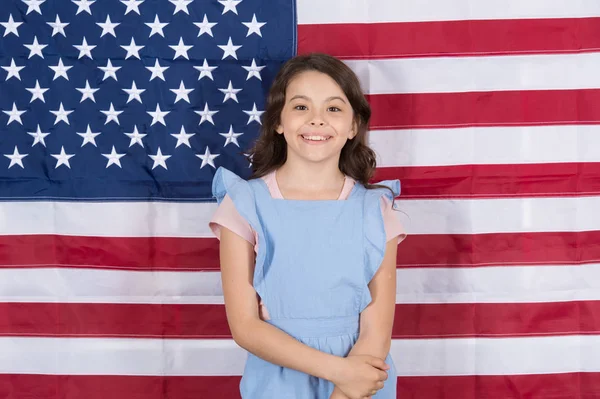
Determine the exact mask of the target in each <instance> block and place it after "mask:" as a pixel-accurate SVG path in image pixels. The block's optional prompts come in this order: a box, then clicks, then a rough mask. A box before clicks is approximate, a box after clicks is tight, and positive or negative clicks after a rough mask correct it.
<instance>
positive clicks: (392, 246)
mask: <svg viewBox="0 0 600 399" xmlns="http://www.w3.org/2000/svg"><path fill="white" fill-rule="evenodd" d="M397 250H398V240H397V237H394V238H392V239H390V240H388V241H387V243H386V246H385V255H384V257H383V261H382V263H381V266H380V267H379V270H377V273H375V276H373V279H372V280H371V282H370V283H369V290H370V291H371V297H372V302H371V303H370V304H369V306H367V307H366V308H365V310H363V312H362V313H361V314H360V335H359V337H358V340H357V341H356V343H355V344H354V346H353V347H352V350H350V353H349V354H348V356H352V355H371V356H376V357H378V358H380V359H382V360H385V358H386V356H387V354H388V353H389V351H390V347H391V344H392V325H393V322H394V312H395V309H396V255H397ZM391 383H393V384H395V383H396V381H393V382H392V381H391ZM331 397H332V398H345V395H343V393H342V392H341V391H340V389H339V388H338V387H335V389H334V392H333V395H332V396H331Z"/></svg>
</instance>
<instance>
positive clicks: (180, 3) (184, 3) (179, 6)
mask: <svg viewBox="0 0 600 399" xmlns="http://www.w3.org/2000/svg"><path fill="white" fill-rule="evenodd" d="M169 1H170V2H171V3H173V4H174V5H175V11H173V15H175V14H177V13H178V12H179V11H183V12H184V13H186V14H187V15H190V13H189V12H188V9H187V7H188V5H189V4H190V3H191V2H192V1H194V0H169Z"/></svg>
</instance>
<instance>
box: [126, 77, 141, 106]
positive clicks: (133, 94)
mask: <svg viewBox="0 0 600 399" xmlns="http://www.w3.org/2000/svg"><path fill="white" fill-rule="evenodd" d="M123 91H124V92H125V93H127V94H129V98H127V103H128V104H129V102H130V101H131V100H138V101H139V102H140V104H143V103H142V97H140V94H142V93H143V92H145V91H146V89H138V88H137V86H136V85H135V81H133V82H131V89H123Z"/></svg>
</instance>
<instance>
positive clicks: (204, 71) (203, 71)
mask: <svg viewBox="0 0 600 399" xmlns="http://www.w3.org/2000/svg"><path fill="white" fill-rule="evenodd" d="M217 68H218V67H216V66H212V67H211V66H210V65H208V62H206V58H205V59H204V63H203V64H202V66H195V67H194V69H197V70H199V71H200V76H199V77H198V80H200V79H202V78H203V77H205V76H208V77H209V78H210V80H214V79H213V76H212V71H214V70H215V69H217Z"/></svg>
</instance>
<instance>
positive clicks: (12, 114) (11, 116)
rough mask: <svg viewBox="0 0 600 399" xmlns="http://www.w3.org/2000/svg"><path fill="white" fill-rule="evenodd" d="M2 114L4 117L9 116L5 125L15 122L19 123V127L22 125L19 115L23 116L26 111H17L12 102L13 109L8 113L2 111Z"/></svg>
mask: <svg viewBox="0 0 600 399" xmlns="http://www.w3.org/2000/svg"><path fill="white" fill-rule="evenodd" d="M2 112H4V113H5V114H6V115H8V116H9V118H8V122H6V125H7V126H8V125H9V124H10V123H11V122H12V121H17V122H19V123H20V124H21V125H22V124H23V122H21V115H23V114H24V113H25V112H26V111H19V110H18V109H17V105H16V104H15V103H14V102H13V107H12V109H11V110H10V111H2Z"/></svg>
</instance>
